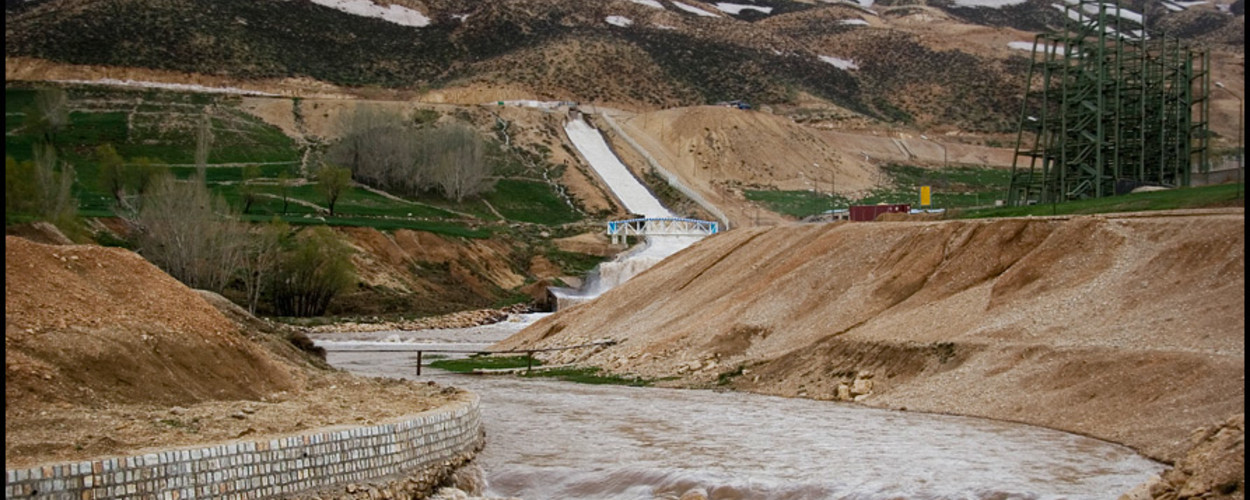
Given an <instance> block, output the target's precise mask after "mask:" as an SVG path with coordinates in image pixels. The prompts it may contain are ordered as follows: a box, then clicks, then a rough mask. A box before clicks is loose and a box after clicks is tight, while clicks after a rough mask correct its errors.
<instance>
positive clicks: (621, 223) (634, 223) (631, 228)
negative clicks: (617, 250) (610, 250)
mask: <svg viewBox="0 0 1250 500" xmlns="http://www.w3.org/2000/svg"><path fill="white" fill-rule="evenodd" d="M718 229H719V226H718V225H717V223H716V222H714V221H706V220H698V219H686V218H681V217H652V218H645V219H629V220H618V221H608V235H610V236H612V242H613V243H617V240H618V238H620V237H621V236H657V235H669V236H709V235H713V234H716V232H717V231H718Z"/></svg>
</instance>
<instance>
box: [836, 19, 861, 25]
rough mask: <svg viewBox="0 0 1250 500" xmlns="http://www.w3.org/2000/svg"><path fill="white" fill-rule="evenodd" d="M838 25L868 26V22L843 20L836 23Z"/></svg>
mask: <svg viewBox="0 0 1250 500" xmlns="http://www.w3.org/2000/svg"><path fill="white" fill-rule="evenodd" d="M838 24H849V25H853V26H868V21H865V20H863V19H843V20H841V21H838Z"/></svg>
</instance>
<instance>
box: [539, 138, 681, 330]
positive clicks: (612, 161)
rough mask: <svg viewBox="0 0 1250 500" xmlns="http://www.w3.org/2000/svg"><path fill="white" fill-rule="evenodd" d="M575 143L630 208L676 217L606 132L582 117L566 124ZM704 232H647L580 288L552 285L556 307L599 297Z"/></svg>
mask: <svg viewBox="0 0 1250 500" xmlns="http://www.w3.org/2000/svg"><path fill="white" fill-rule="evenodd" d="M564 132H565V133H566V134H567V135H568V137H569V141H571V142H572V143H573V147H575V148H577V151H578V152H579V153H581V155H582V157H583V158H585V159H586V162H587V163H589V164H590V167H591V168H592V169H594V171H595V173H596V174H598V175H599V178H600V179H603V182H604V183H605V184H607V185H608V188H609V189H611V190H612V194H614V195H615V196H616V198H617V199H618V200H620V202H621V204H623V205H624V206H625V209H626V210H629V211H630V212H631V213H635V214H641V215H643V216H644V217H647V218H661V217H673V216H674V215H673V213H672V212H670V211H669V210H668V208H665V207H664V204H663V203H661V202H660V200H658V199H656V198H655V196H653V195H652V194H651V192H650V191H648V190H647V188H646V186H643V185H642V183H641V182H639V181H638V179H637V178H636V177H634V174H633V173H631V172H630V171H629V168H628V167H626V166H625V164H624V163H621V160H620V159H619V158H617V157H616V154H615V153H613V152H612V149H611V148H609V147H608V144H607V142H606V141H604V139H603V135H602V134H600V133H599V131H598V130H595V128H594V127H591V126H590V124H588V123H586V121H585V120H582V119H581V118H576V119H573V120H569V121H568V122H567V123H565V124H564ZM701 238H702V237H701V236H647V238H646V241H644V242H643V243H642V244H641V245H640V246H638V247H637V248H634V249H632V250H630V251H629V252H626V253H624V254H621V255H619V256H617V258H616V259H613V260H612V261H609V262H604V263H602V264H600V265H599V266H598V267H596V268H595V269H594V270H593V271H591V272H590V275H589V276H587V278H586V283H585V285H583V286H582V287H581V288H580V289H573V288H560V287H552V288H551V289H550V291H551V293H552V295H554V296H555V298H556V301H555V302H556V309H562V308H566V307H569V306H572V305H574V304H579V303H582V302H586V301H589V300H592V299H594V298H595V297H598V296H599V295H600V294H602V293H603V292H606V291H608V290H610V289H612V288H613V287H615V286H617V285H620V284H621V283H624V282H626V281H628V280H629V279H630V278H632V277H634V276H635V275H637V274H639V273H641V272H643V271H646V270H647V269H648V268H650V267H651V266H653V265H655V264H656V263H658V262H660V261H661V260H664V258H666V257H668V256H670V255H673V254H675V253H677V252H679V251H681V250H682V249H683V248H686V247H688V246H690V245H692V244H694V243H695V242H696V241H699V239H701Z"/></svg>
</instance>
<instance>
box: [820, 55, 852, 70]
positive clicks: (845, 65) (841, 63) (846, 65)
mask: <svg viewBox="0 0 1250 500" xmlns="http://www.w3.org/2000/svg"><path fill="white" fill-rule="evenodd" d="M820 60H821V61H824V62H827V63H829V64H832V65H834V66H836V67H837V68H838V69H840V70H849V69H859V65H858V64H855V61H852V60H850V59H842V58H840V57H833V56H820Z"/></svg>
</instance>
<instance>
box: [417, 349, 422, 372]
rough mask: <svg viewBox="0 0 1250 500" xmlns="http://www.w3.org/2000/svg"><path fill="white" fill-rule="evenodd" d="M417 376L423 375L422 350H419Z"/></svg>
mask: <svg viewBox="0 0 1250 500" xmlns="http://www.w3.org/2000/svg"><path fill="white" fill-rule="evenodd" d="M417 376H418V377H420V376H421V351H417Z"/></svg>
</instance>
